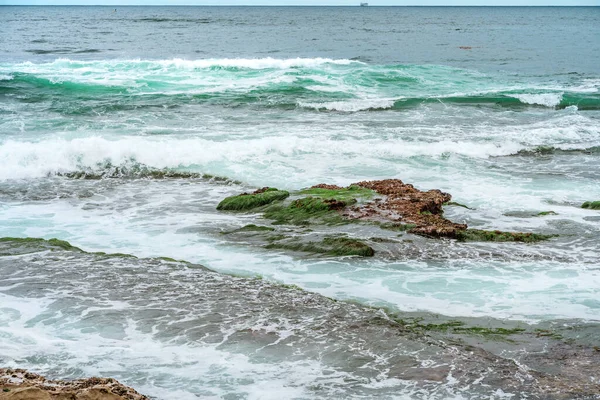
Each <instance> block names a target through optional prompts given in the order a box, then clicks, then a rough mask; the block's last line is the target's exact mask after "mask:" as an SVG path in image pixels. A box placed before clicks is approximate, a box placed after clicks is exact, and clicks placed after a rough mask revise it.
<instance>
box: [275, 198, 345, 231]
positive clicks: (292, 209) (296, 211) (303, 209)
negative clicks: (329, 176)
mask: <svg viewBox="0 0 600 400" xmlns="http://www.w3.org/2000/svg"><path fill="white" fill-rule="evenodd" d="M345 204H346V203H344V202H341V201H338V202H337V203H336V205H337V206H338V207H343V206H344V205H345ZM264 217H265V218H267V219H272V220H275V221H274V222H273V225H310V224H311V223H315V222H316V223H319V224H326V225H342V224H348V223H350V221H348V220H346V219H344V218H342V217H341V216H340V215H339V214H338V213H337V212H336V211H335V210H334V209H332V204H331V203H328V199H322V198H318V197H304V198H302V199H298V200H294V201H292V202H291V203H290V204H289V205H288V206H287V207H283V206H273V207H270V208H268V209H267V210H266V211H265V213H264Z"/></svg>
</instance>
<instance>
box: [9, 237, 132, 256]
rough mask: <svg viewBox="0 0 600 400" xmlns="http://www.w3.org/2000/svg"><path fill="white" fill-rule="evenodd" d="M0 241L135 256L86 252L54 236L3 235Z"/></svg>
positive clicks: (97, 254) (51, 248)
mask: <svg viewBox="0 0 600 400" xmlns="http://www.w3.org/2000/svg"><path fill="white" fill-rule="evenodd" d="M0 242H11V243H14V244H30V245H31V244H35V245H37V246H40V247H41V248H44V247H46V246H50V250H54V249H53V247H54V248H56V247H58V248H60V249H62V250H66V251H74V252H79V253H86V254H92V255H95V256H100V257H120V258H137V257H136V256H134V255H131V254H125V253H105V252H102V251H98V252H88V251H85V250H82V249H80V248H79V247H75V246H73V245H72V244H71V243H69V242H67V241H66V240H60V239H56V238H52V239H42V238H15V237H3V238H0Z"/></svg>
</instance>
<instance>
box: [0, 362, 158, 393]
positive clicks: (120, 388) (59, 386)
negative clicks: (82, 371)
mask: <svg viewBox="0 0 600 400" xmlns="http://www.w3.org/2000/svg"><path fill="white" fill-rule="evenodd" d="M0 400H148V398H147V397H146V396H144V395H142V394H139V393H138V392H136V391H135V390H133V389H132V388H130V387H127V386H125V385H122V384H120V383H119V382H118V381H116V380H114V379H112V378H95V377H94V378H89V379H78V380H75V381H50V380H46V378H44V377H43V376H41V375H37V374H33V373H31V372H27V371H26V370H24V369H7V368H0Z"/></svg>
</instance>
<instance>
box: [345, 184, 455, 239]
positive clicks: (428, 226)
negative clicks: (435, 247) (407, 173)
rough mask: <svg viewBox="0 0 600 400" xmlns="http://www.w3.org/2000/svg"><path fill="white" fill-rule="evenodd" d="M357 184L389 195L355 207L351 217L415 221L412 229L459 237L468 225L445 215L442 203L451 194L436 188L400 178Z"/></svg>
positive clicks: (405, 221) (434, 234) (441, 235)
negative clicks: (419, 185)
mask: <svg viewBox="0 0 600 400" xmlns="http://www.w3.org/2000/svg"><path fill="white" fill-rule="evenodd" d="M355 185H357V186H360V187H363V188H367V189H371V190H374V191H375V192H377V193H379V194H381V195H384V196H386V198H385V199H384V200H383V201H378V202H371V203H367V204H365V205H362V206H358V207H353V208H351V209H350V210H349V212H347V213H346V214H344V215H346V216H348V217H349V218H352V219H363V220H376V221H380V222H395V223H401V224H414V225H415V227H413V228H412V229H410V231H409V232H411V233H416V234H419V235H424V236H432V237H449V238H458V232H459V231H464V230H466V229H467V225H465V224H456V223H454V222H452V221H449V220H447V219H446V218H444V217H443V215H442V214H443V209H442V208H443V205H444V204H445V203H448V202H449V201H450V200H451V199H452V196H451V195H450V194H448V193H444V192H442V191H440V190H437V189H434V190H429V191H426V192H423V191H421V190H418V189H416V188H415V187H414V186H413V185H410V184H405V183H403V182H402V181H401V180H399V179H385V180H382V181H368V182H367V181H365V182H358V183H356V184H355Z"/></svg>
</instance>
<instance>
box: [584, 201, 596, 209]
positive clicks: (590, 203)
mask: <svg viewBox="0 0 600 400" xmlns="http://www.w3.org/2000/svg"><path fill="white" fill-rule="evenodd" d="M581 208H587V209H590V210H600V201H586V202H585V203H583V204H582V205H581Z"/></svg>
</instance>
